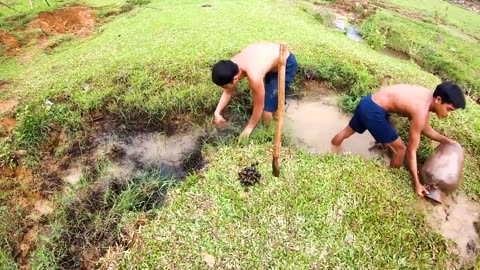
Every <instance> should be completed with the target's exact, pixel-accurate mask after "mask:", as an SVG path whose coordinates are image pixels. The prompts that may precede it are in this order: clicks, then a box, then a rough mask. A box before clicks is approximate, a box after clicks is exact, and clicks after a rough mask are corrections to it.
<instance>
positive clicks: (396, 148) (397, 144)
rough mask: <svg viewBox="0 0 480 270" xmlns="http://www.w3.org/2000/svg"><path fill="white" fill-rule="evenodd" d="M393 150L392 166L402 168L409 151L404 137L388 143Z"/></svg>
mask: <svg viewBox="0 0 480 270" xmlns="http://www.w3.org/2000/svg"><path fill="white" fill-rule="evenodd" d="M388 146H389V147H390V148H391V150H392V152H393V157H392V161H391V163H390V166H391V167H393V168H400V167H401V166H402V165H403V161H404V159H405V153H406V152H407V147H406V146H405V144H404V143H403V141H402V139H400V138H398V139H397V140H395V141H394V142H393V143H390V144H389V145H388Z"/></svg>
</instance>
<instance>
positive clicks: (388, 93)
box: [372, 84, 433, 120]
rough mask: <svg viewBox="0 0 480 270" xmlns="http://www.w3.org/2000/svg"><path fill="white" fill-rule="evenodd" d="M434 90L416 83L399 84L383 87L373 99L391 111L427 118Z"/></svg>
mask: <svg viewBox="0 0 480 270" xmlns="http://www.w3.org/2000/svg"><path fill="white" fill-rule="evenodd" d="M432 99H433V96H432V90H430V89H427V88H424V87H421V86H415V85H408V84H398V85H392V86H387V87H384V88H381V89H380V90H379V91H378V92H376V93H375V94H373V95H372V100H373V101H374V102H375V103H377V104H378V105H379V106H380V107H382V108H383V109H384V110H385V111H387V112H389V113H397V114H400V115H402V116H405V117H408V118H409V119H410V120H412V119H413V118H423V119H426V118H427V117H428V115H429V108H430V104H431V102H432Z"/></svg>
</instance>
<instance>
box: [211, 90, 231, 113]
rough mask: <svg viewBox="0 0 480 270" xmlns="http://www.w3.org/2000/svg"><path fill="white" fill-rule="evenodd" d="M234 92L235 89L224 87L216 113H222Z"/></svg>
mask: <svg viewBox="0 0 480 270" xmlns="http://www.w3.org/2000/svg"><path fill="white" fill-rule="evenodd" d="M232 94H233V91H230V90H228V89H223V93H222V96H221V97H220V100H219V101H218V105H217V108H216V109H215V114H221V113H222V111H223V109H225V107H226V106H227V104H228V102H230V99H231V98H232Z"/></svg>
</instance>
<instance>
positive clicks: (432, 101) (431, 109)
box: [428, 96, 435, 112]
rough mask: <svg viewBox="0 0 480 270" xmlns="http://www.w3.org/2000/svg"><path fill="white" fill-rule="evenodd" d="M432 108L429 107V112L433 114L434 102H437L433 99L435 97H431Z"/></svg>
mask: <svg viewBox="0 0 480 270" xmlns="http://www.w3.org/2000/svg"><path fill="white" fill-rule="evenodd" d="M429 102H430V106H429V107H428V110H429V111H431V112H433V105H434V102H435V99H434V98H433V96H431V97H430V100H429Z"/></svg>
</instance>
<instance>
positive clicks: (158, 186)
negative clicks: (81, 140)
mask: <svg viewBox="0 0 480 270" xmlns="http://www.w3.org/2000/svg"><path fill="white" fill-rule="evenodd" d="M109 168H110V163H109V162H108V161H107V160H103V161H100V162H99V163H98V164H97V166H96V168H95V169H94V170H96V172H95V173H93V174H86V176H84V178H83V180H82V181H83V183H80V184H78V185H76V186H73V187H72V189H71V190H70V191H68V192H66V194H63V195H61V196H58V197H57V198H56V199H55V201H56V202H57V205H58V206H59V207H58V208H57V210H56V213H55V216H54V217H51V218H50V222H49V223H48V224H47V227H49V228H50V230H51V231H52V233H51V234H50V235H49V236H48V237H47V236H41V237H40V238H39V243H38V246H39V247H38V248H37V249H36V250H35V251H34V252H33V254H32V255H31V257H30V258H31V259H30V262H31V265H32V268H33V269H46V268H48V269H58V268H60V269H73V268H79V267H87V268H89V267H93V266H95V262H96V260H98V259H99V258H98V256H100V255H102V254H104V253H105V252H106V251H107V249H108V247H110V246H114V245H116V246H126V245H127V243H128V242H129V241H131V239H130V238H129V237H132V235H131V233H132V230H134V229H136V227H135V226H137V225H136V223H137V222H138V221H139V220H140V219H142V218H143V219H145V218H146V217H147V215H149V216H150V217H152V214H151V213H150V212H151V211H152V209H155V208H158V207H161V206H162V203H163V198H164V196H165V194H166V192H167V190H168V189H169V188H170V187H171V186H173V185H174V184H175V182H174V180H172V179H170V178H166V177H165V176H163V175H162V173H161V171H159V170H156V169H151V170H147V171H146V172H145V173H144V174H142V175H140V176H137V177H132V178H128V179H115V178H114V177H113V176H112V175H111V174H110V173H109ZM92 251H94V254H99V255H95V256H94V257H86V256H88V255H89V254H91V252H92ZM97 252H98V253H97ZM88 260H93V262H88ZM88 263H90V264H88ZM92 263H93V264H92Z"/></svg>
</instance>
